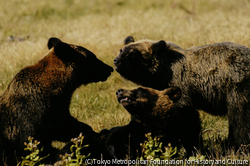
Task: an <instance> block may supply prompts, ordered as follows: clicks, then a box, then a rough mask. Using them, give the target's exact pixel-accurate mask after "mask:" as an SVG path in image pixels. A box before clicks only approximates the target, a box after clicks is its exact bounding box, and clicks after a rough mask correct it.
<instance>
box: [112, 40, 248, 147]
mask: <svg viewBox="0 0 250 166" xmlns="http://www.w3.org/2000/svg"><path fill="white" fill-rule="evenodd" d="M114 65H115V69H116V71H118V72H119V73H120V74H121V75H122V76H123V77H125V78H126V79H128V80H131V81H133V82H135V83H138V84H141V85H143V86H148V87H152V88H155V89H164V88H167V87H169V86H179V87H180V88H181V90H182V94H183V96H182V98H183V105H184V106H185V105H187V104H189V103H192V104H193V105H194V106H195V107H196V108H197V109H202V110H204V111H206V112H208V113H210V114H213V115H228V120H229V141H231V145H236V146H240V145H241V144H249V143H250V135H249V133H250V123H249V118H250V101H249V98H250V90H249V87H250V49H249V48H248V47H246V46H242V45H239V44H234V43H230V42H225V43H217V44H211V45H205V46H199V47H193V48H190V49H182V48H181V47H179V46H177V45H176V44H174V43H171V42H165V41H163V40H161V41H156V42H155V41H150V40H141V41H138V42H134V39H133V37H131V36H129V37H128V38H126V39H125V46H124V47H123V48H122V49H121V50H120V53H119V55H118V56H117V57H116V58H115V60H114Z"/></svg>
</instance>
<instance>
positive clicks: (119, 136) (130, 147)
mask: <svg viewBox="0 0 250 166" xmlns="http://www.w3.org/2000/svg"><path fill="white" fill-rule="evenodd" d="M116 95H117V99H118V102H119V103H120V104H121V105H122V106H123V107H124V108H125V109H126V110H127V111H128V112H129V113H130V114H131V115H132V116H133V117H134V120H133V121H131V122H130V123H129V124H128V125H126V126H120V127H114V128H112V129H110V131H106V132H107V133H108V134H106V141H105V145H106V147H107V150H108V152H109V153H110V154H111V155H112V158H115V159H136V158H137V157H140V155H141V147H140V143H143V142H144V141H145V140H146V138H145V134H147V133H151V134H152V136H153V137H155V136H157V137H159V138H160V142H163V146H167V145H168V143H171V144H172V146H177V147H180V145H181V144H182V145H183V146H184V148H185V149H186V152H187V154H188V155H192V152H196V151H195V148H196V149H199V148H200V146H199V143H200V142H199V136H200V135H199V134H200V131H201V122H200V118H199V113H198V111H196V110H195V109H193V108H192V107H189V106H183V105H182V103H180V100H179V99H180V97H181V91H180V89H179V88H177V87H171V88H168V89H165V90H163V91H158V90H154V89H151V88H145V87H140V88H137V89H134V90H125V89H119V90H118V91H117V93H116ZM101 133H102V132H101ZM179 141H180V142H179Z"/></svg>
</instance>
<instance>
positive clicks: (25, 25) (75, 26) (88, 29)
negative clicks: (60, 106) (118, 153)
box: [0, 0, 250, 141]
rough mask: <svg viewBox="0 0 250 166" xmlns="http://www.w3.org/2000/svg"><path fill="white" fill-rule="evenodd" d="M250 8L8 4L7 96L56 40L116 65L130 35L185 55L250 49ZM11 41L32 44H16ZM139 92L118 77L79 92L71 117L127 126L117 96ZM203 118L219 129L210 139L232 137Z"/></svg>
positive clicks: (187, 3)
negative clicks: (213, 48)
mask: <svg viewBox="0 0 250 166" xmlns="http://www.w3.org/2000/svg"><path fill="white" fill-rule="evenodd" d="M249 8H250V1H249V0H240V1H235V0H220V1H218V0H210V1H195V0H175V1H173V0H168V1H166V0H158V1H154V0H147V1H144V0H137V1H133V0H126V1H125V0H105V1H99V0H91V1H89V0H63V1H60V0H54V1H49V0H43V1H32V0H23V1H18V0H8V1H0V59H1V60H0V93H3V92H4V90H5V89H6V87H7V86H8V84H9V83H10V81H11V79H12V78H13V77H14V75H15V74H16V73H17V72H18V71H19V70H20V69H22V68H23V67H24V66H27V65H30V64H33V63H35V62H37V60H39V59H40V58H42V57H43V55H44V54H45V53H46V52H47V51H48V50H47V47H46V44H47V40H48V39H49V38H50V37H52V36H55V37H58V38H60V39H62V40H64V41H66V42H69V43H75V44H78V45H82V46H84V47H86V48H88V49H89V50H91V51H92V52H94V53H95V54H96V55H97V56H98V57H99V58H100V59H101V60H103V61H104V62H106V63H108V64H109V65H111V66H113V63H112V62H113V59H114V58H115V57H116V55H117V53H118V51H119V49H120V48H121V47H122V45H123V39H124V38H125V37H126V36H128V35H133V36H134V37H135V39H137V40H138V39H144V38H149V39H152V40H160V39H164V40H167V41H172V42H174V43H176V44H177V45H179V46H181V47H183V48H188V47H192V46H199V45H204V44H210V43H216V42H222V41H231V42H235V43H239V44H243V45H246V46H248V47H249V46H250V40H249V39H250V35H249V27H250V13H249ZM10 35H13V36H16V37H27V36H29V38H28V39H27V40H25V41H23V42H8V41H7V38H8V36H10ZM133 87H136V85H134V84H133V83H130V82H128V81H126V80H124V79H122V78H121V77H120V76H119V74H117V73H116V72H114V73H113V74H112V75H111V77H110V78H109V79H108V80H107V81H106V82H104V83H96V84H90V85H87V86H82V87H81V88H79V89H78V90H77V91H76V92H75V94H74V96H73V99H72V104H71V114H72V115H73V116H75V117H77V118H78V119H79V120H80V121H83V122H85V123H87V124H89V125H91V126H92V127H93V128H94V130H96V131H100V130H101V129H103V128H110V127H112V126H117V125H123V124H126V123H128V121H129V119H130V116H129V114H128V113H127V112H126V111H125V110H124V109H123V108H122V107H121V106H120V105H119V104H118V102H117V101H116V97H115V92H116V90H117V89H119V88H133ZM201 117H202V122H203V123H202V126H203V129H209V130H210V129H211V132H210V134H204V135H205V136H204V139H205V140H208V141H209V140H211V137H210V136H211V135H212V136H213V135H218V134H220V135H222V137H223V138H225V137H226V136H227V132H228V131H227V120H226V118H220V117H214V116H210V115H208V114H205V113H203V112H201ZM211 133H212V134H211Z"/></svg>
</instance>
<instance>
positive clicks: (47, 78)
mask: <svg viewBox="0 0 250 166" xmlns="http://www.w3.org/2000/svg"><path fill="white" fill-rule="evenodd" d="M48 48H49V49H50V51H49V52H48V53H47V54H46V55H45V56H44V57H43V58H42V59H41V60H40V61H39V62H37V63H36V64H35V65H32V66H28V67H26V68H24V69H22V70H21V71H20V72H19V73H18V74H17V75H16V76H15V77H14V78H13V80H12V81H11V83H10V85H9V86H8V88H7V90H6V91H5V92H4V93H3V94H2V96H1V97H0V141H1V142H0V143H1V144H0V156H1V158H0V159H1V160H0V161H1V162H3V161H4V162H7V163H8V165H15V164H16V162H17V161H18V158H19V156H20V155H24V154H23V149H24V142H25V141H27V138H28V136H32V137H34V138H35V139H37V140H39V141H41V144H42V145H43V146H44V150H47V152H46V153H47V154H48V153H50V154H52V148H51V146H50V145H51V141H52V140H60V141H68V140H70V138H72V137H75V136H77V135H79V133H80V132H82V133H83V134H84V135H95V134H96V133H95V132H94V131H93V130H92V128H91V127H90V126H88V125H86V124H84V123H81V122H79V121H77V120H76V119H75V118H73V117H72V116H71V115H70V112H69V106H70V100H71V96H72V94H73V92H74V91H75V90H76V89H77V88H78V87H79V86H81V85H83V84H84V85H86V84H88V83H91V82H98V81H105V80H106V79H107V78H108V77H109V76H110V74H111V72H112V71H113V69H112V67H110V66H108V65H106V64H105V63H103V62H102V61H100V60H99V59H97V58H96V56H95V55H94V54H93V53H92V52H90V51H89V50H87V49H86V48H83V47H81V46H77V45H73V44H67V43H64V42H62V41H61V40H59V39H57V38H50V39H49V41H48ZM16 157H17V161H16ZM0 165H1V163H0Z"/></svg>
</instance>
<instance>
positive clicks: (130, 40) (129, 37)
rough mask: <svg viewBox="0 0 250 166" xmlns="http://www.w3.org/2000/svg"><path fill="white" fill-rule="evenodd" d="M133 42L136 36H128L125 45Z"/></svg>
mask: <svg viewBox="0 0 250 166" xmlns="http://www.w3.org/2000/svg"><path fill="white" fill-rule="evenodd" d="M132 42H135V40H134V38H133V37H132V36H128V37H126V39H125V40H124V45H127V44H129V43H132Z"/></svg>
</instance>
